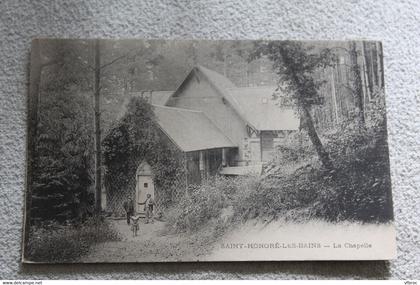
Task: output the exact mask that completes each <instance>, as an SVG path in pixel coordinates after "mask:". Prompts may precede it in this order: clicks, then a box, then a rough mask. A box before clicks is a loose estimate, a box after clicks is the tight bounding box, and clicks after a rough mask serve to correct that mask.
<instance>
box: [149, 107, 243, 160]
mask: <svg viewBox="0 0 420 285" xmlns="http://www.w3.org/2000/svg"><path fill="white" fill-rule="evenodd" d="M153 109H154V113H155V115H156V120H157V123H158V124H159V126H160V128H161V129H162V131H163V132H164V133H165V134H166V135H167V136H168V137H169V138H170V139H171V140H172V141H173V142H174V143H175V144H176V145H177V146H178V147H179V148H180V149H181V150H182V151H185V152H189V151H196V150H203V149H213V148H221V147H237V146H235V145H234V144H233V143H232V142H231V141H230V140H229V139H228V138H227V137H226V136H225V135H224V134H223V133H222V132H221V131H220V130H219V129H218V128H217V127H216V126H215V125H214V124H213V123H212V122H211V121H210V119H209V118H207V116H206V115H204V113H203V112H201V111H192V110H187V109H180V108H172V107H165V106H158V105H153Z"/></svg>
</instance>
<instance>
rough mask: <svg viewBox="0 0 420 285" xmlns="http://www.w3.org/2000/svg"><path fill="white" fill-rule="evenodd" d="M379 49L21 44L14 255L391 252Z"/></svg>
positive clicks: (100, 259) (359, 44) (286, 44)
mask: <svg viewBox="0 0 420 285" xmlns="http://www.w3.org/2000/svg"><path fill="white" fill-rule="evenodd" d="M384 81H385V80H384V64H383V49H382V44H381V42H378V41H265V40H258V41H247V40H241V41H240V40H140V39H138V40H135V39H124V40H123V39H122V40H101V39H52V38H50V39H34V40H33V41H32V46H31V55H30V75H29V94H28V131H27V136H28V140H27V166H26V167H27V175H26V195H25V203H26V205H25V222H24V223H25V225H24V241H23V253H22V261H23V262H25V263H125V262H192V261H200V262H201V261H281V260H389V259H393V258H395V256H396V241H395V229H394V224H393V220H394V217H393V205H392V192H391V179H390V164H389V153H388V143H387V125H386V108H385V93H384V92H385V90H384V85H385V84H384Z"/></svg>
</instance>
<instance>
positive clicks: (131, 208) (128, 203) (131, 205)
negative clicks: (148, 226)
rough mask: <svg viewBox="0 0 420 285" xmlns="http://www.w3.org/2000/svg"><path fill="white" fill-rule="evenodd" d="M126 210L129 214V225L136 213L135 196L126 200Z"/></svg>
mask: <svg viewBox="0 0 420 285" xmlns="http://www.w3.org/2000/svg"><path fill="white" fill-rule="evenodd" d="M123 207H124V210H125V212H126V214H127V225H129V224H130V218H131V216H133V215H134V203H133V198H129V199H128V201H125V202H124V205H123Z"/></svg>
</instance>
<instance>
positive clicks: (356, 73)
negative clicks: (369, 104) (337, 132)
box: [350, 42, 365, 127]
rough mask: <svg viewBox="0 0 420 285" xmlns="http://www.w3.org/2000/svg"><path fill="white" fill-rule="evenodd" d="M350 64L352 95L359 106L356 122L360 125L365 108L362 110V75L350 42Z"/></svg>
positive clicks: (354, 49) (355, 51) (363, 122)
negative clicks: (352, 81) (352, 82)
mask: <svg viewBox="0 0 420 285" xmlns="http://www.w3.org/2000/svg"><path fill="white" fill-rule="evenodd" d="M350 66H351V71H352V73H353V78H354V86H353V90H354V93H353V95H354V97H355V99H356V106H357V107H358V108H359V112H358V123H359V125H360V126H361V127H364V126H365V110H364V104H365V102H364V96H363V94H364V93H363V84H362V77H361V74H360V67H359V63H358V62H357V49H356V43H355V42H352V43H350Z"/></svg>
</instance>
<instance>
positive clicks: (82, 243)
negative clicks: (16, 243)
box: [25, 218, 121, 263]
mask: <svg viewBox="0 0 420 285" xmlns="http://www.w3.org/2000/svg"><path fill="white" fill-rule="evenodd" d="M29 236H30V239H29V240H28V244H27V247H26V251H25V255H26V256H27V257H29V258H30V260H31V261H34V262H52V263H54V262H58V263H62V262H77V261H78V260H79V258H80V257H81V256H82V255H84V254H86V253H87V252H88V251H89V248H90V246H91V245H93V244H96V243H99V242H105V241H118V240H120V239H121V238H120V236H119V233H118V232H117V231H116V230H115V229H114V228H113V227H112V226H111V225H110V223H109V222H108V221H103V220H99V221H97V220H95V219H93V218H90V219H88V220H86V221H84V222H83V223H80V224H77V225H72V226H69V225H67V226H63V225H61V224H58V223H54V222H51V223H44V224H43V225H42V226H39V227H38V226H37V227H31V229H30V232H29Z"/></svg>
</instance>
